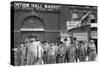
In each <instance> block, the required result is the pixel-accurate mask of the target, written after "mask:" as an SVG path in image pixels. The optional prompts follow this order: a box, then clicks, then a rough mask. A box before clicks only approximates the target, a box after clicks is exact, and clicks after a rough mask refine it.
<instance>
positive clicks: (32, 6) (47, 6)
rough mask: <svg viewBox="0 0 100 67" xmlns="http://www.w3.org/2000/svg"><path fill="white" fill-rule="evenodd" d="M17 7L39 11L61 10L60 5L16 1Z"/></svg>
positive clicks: (15, 6) (15, 5)
mask: <svg viewBox="0 0 100 67" xmlns="http://www.w3.org/2000/svg"><path fill="white" fill-rule="evenodd" d="M13 6H14V8H15V9H25V10H37V11H59V9H60V7H61V6H60V5H53V4H39V3H21V2H20V3H19V2H15V3H14V5H13Z"/></svg>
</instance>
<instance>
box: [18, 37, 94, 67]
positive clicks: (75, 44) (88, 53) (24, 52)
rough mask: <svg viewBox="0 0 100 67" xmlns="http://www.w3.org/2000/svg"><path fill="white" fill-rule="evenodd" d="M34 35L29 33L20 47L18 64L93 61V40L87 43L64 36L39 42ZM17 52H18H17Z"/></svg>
mask: <svg viewBox="0 0 100 67" xmlns="http://www.w3.org/2000/svg"><path fill="white" fill-rule="evenodd" d="M36 38H37V37H36V36H34V35H29V36H28V38H27V39H26V40H25V41H24V43H22V44H21V47H20V52H21V53H20V54H21V55H20V57H19V56H18V57H17V59H18V58H20V59H21V60H20V65H36V64H55V63H68V62H81V61H82V62H83V61H94V60H95V59H96V46H95V44H94V41H93V40H91V41H90V42H89V43H85V42H83V41H77V39H76V38H73V39H72V38H71V39H72V40H71V39H70V38H65V39H64V41H60V42H55V41H51V42H50V43H48V42H47V41H44V42H41V41H39V40H36ZM17 53H18V52H17Z"/></svg>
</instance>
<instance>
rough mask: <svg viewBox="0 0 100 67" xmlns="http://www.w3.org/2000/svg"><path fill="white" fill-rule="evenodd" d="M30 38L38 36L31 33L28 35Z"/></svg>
mask: <svg viewBox="0 0 100 67" xmlns="http://www.w3.org/2000/svg"><path fill="white" fill-rule="evenodd" d="M28 38H37V36H36V35H33V34H31V35H29V36H28Z"/></svg>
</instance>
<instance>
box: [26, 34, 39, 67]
mask: <svg viewBox="0 0 100 67" xmlns="http://www.w3.org/2000/svg"><path fill="white" fill-rule="evenodd" d="M36 38H37V37H36V36H34V35H29V36H28V39H29V42H27V44H26V47H27V49H28V51H27V65H33V64H36V62H37V56H38V42H37V41H36Z"/></svg>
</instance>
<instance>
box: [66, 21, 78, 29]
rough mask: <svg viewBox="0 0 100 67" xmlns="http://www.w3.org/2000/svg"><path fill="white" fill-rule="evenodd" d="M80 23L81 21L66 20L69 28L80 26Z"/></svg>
mask: <svg viewBox="0 0 100 67" xmlns="http://www.w3.org/2000/svg"><path fill="white" fill-rule="evenodd" d="M79 23H80V21H67V22H66V25H67V30H70V29H73V28H76V27H79Z"/></svg>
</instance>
